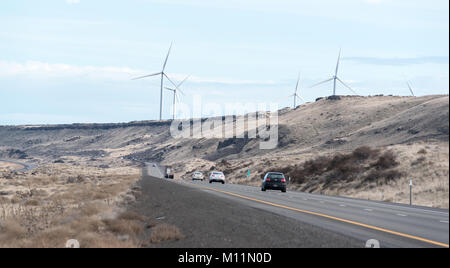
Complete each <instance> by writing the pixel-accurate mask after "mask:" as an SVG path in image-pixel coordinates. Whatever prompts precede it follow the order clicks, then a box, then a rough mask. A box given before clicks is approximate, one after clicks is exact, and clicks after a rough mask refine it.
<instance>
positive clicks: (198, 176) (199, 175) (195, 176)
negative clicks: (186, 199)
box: [192, 172, 205, 181]
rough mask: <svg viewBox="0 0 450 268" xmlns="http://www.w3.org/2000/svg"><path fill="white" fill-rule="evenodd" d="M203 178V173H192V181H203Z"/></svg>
mask: <svg viewBox="0 0 450 268" xmlns="http://www.w3.org/2000/svg"><path fill="white" fill-rule="evenodd" d="M204 179H205V176H203V173H201V172H194V173H192V180H193V181H203V180H204Z"/></svg>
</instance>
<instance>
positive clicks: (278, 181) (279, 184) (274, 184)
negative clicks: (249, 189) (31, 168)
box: [261, 172, 286, 193]
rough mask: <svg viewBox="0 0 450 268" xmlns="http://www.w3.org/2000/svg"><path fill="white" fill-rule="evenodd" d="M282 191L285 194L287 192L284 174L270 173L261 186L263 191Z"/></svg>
mask: <svg viewBox="0 0 450 268" xmlns="http://www.w3.org/2000/svg"><path fill="white" fill-rule="evenodd" d="M268 189H269V190H281V191H282V192H283V193H285V192H286V178H285V177H284V174H283V173H279V172H269V173H267V174H266V176H264V180H263V182H262V185H261V191H263V192H265V191H266V190H268Z"/></svg>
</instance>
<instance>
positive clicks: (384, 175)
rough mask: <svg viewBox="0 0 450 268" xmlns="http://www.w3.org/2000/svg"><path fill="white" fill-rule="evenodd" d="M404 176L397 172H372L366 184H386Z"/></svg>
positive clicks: (366, 179)
mask: <svg viewBox="0 0 450 268" xmlns="http://www.w3.org/2000/svg"><path fill="white" fill-rule="evenodd" d="M403 176H404V174H403V173H402V172H400V171H397V170H372V171H371V172H370V173H369V174H368V175H367V177H366V178H365V180H364V181H365V182H376V183H378V184H383V183H384V184H386V183H389V182H390V181H393V180H395V179H398V178H401V177H403Z"/></svg>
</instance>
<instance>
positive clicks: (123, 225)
mask: <svg viewBox="0 0 450 268" xmlns="http://www.w3.org/2000/svg"><path fill="white" fill-rule="evenodd" d="M103 222H104V223H105V225H106V228H107V229H108V230H109V231H111V232H112V233H115V234H119V235H139V234H140V233H141V232H142V231H143V226H142V224H141V223H139V222H137V221H130V220H123V219H112V220H111V219H105V220H103Z"/></svg>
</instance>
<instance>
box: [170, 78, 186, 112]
mask: <svg viewBox="0 0 450 268" xmlns="http://www.w3.org/2000/svg"><path fill="white" fill-rule="evenodd" d="M188 78H189V76H187V77H186V78H185V79H184V80H183V81H181V82H180V83H179V84H178V85H176V86H175V88H170V87H165V89H167V90H169V91H172V92H173V106H172V108H173V117H172V118H173V120H175V113H176V105H177V102H179V98H178V92H180V93H181V94H183V95H184V93H183V91H181V89H180V87H181V85H182V84H183V83H184V82H186V80H187V79H188Z"/></svg>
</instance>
